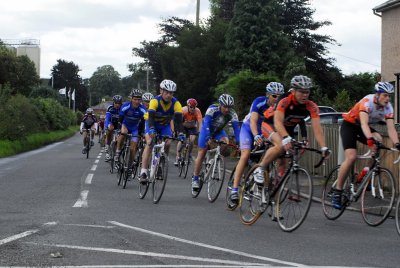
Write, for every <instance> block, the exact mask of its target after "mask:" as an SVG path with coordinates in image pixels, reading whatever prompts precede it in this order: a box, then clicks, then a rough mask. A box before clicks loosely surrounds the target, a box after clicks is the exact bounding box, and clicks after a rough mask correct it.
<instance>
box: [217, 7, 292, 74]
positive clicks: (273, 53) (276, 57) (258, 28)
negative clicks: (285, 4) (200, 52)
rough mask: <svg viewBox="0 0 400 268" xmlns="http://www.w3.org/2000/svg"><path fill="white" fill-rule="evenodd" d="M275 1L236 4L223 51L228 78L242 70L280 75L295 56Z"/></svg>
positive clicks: (279, 9) (279, 8)
mask: <svg viewBox="0 0 400 268" xmlns="http://www.w3.org/2000/svg"><path fill="white" fill-rule="evenodd" d="M281 13H282V11H281V7H280V5H278V3H277V1H275V0H254V1H247V0H237V1H236V3H235V7H234V16H233V18H232V20H231V22H230V25H229V28H228V31H227V33H226V41H225V49H224V50H223V51H222V56H223V60H224V61H225V68H226V71H227V73H226V75H229V74H233V73H236V72H238V71H240V70H245V69H248V70H251V71H253V72H257V73H277V74H281V73H282V72H283V71H284V70H285V67H286V66H287V64H288V61H289V59H290V57H291V56H292V55H293V53H292V51H291V49H290V47H289V39H288V38H287V36H286V35H284V34H283V31H282V30H283V29H282V27H281V26H280V25H279V20H280V17H279V14H281Z"/></svg>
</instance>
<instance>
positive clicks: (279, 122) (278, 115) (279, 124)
mask: <svg viewBox="0 0 400 268" xmlns="http://www.w3.org/2000/svg"><path fill="white" fill-rule="evenodd" d="M284 120H285V114H284V113H283V112H282V111H280V110H276V111H275V112H274V127H275V129H276V132H278V133H279V135H281V137H282V138H284V137H287V136H289V133H288V132H287V131H286V128H285V125H284V124H283V122H284Z"/></svg>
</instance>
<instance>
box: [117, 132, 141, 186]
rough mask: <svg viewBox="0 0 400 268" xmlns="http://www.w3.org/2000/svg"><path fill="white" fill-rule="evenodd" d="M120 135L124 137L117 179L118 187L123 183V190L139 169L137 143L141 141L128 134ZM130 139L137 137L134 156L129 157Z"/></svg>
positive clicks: (138, 146) (138, 147)
mask: <svg viewBox="0 0 400 268" xmlns="http://www.w3.org/2000/svg"><path fill="white" fill-rule="evenodd" d="M121 135H124V136H125V139H124V144H123V148H122V150H121V154H120V159H121V160H120V161H119V170H118V174H119V179H118V186H119V185H120V184H121V182H122V181H123V184H122V186H123V189H125V188H126V183H127V182H128V180H129V178H135V176H136V173H137V171H138V168H139V163H140V156H141V152H140V151H139V150H140V145H139V143H140V142H141V141H142V139H141V137H140V136H137V135H132V134H130V133H124V134H123V133H121ZM132 137H138V138H139V139H138V142H137V147H136V148H137V149H136V154H135V155H134V156H132V155H131V148H130V147H131V140H132Z"/></svg>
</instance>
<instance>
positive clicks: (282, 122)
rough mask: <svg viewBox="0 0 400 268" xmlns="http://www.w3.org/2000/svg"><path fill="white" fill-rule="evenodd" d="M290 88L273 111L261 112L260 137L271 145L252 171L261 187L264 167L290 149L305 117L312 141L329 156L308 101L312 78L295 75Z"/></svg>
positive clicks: (314, 106) (314, 109) (316, 112)
mask: <svg viewBox="0 0 400 268" xmlns="http://www.w3.org/2000/svg"><path fill="white" fill-rule="evenodd" d="M290 87H291V89H290V94H289V95H288V96H287V97H285V98H282V99H281V100H280V101H279V102H278V104H277V105H276V106H275V109H272V108H268V109H267V110H266V111H265V113H264V116H265V119H264V122H263V123H262V127H261V130H262V134H263V136H264V137H265V138H266V139H267V140H268V141H270V142H271V143H272V146H271V147H270V148H269V149H268V150H267V151H266V153H265V155H264V157H263V158H262V160H261V161H260V163H259V164H260V165H261V166H260V167H259V168H257V169H256V170H255V172H254V180H255V182H256V183H257V184H261V185H263V184H264V170H265V169H266V168H267V166H268V165H269V164H270V163H271V162H272V161H274V160H275V159H277V158H278V157H279V156H280V155H281V154H282V153H283V152H285V151H288V150H290V149H291V148H292V143H291V142H292V140H293V138H292V136H294V129H295V127H296V126H297V125H299V124H301V123H302V122H303V120H304V118H306V117H307V116H310V117H311V123H312V128H313V131H314V134H315V139H316V140H317V142H318V144H319V145H320V146H321V151H322V153H323V156H324V157H327V156H328V155H329V150H328V147H326V143H325V137H324V133H323V131H322V127H321V123H320V118H319V110H318V106H317V104H315V103H314V102H312V101H311V100H309V99H308V98H309V95H310V91H311V88H312V87H313V85H312V82H311V79H310V78H308V77H307V76H304V75H298V76H294V77H293V78H292V79H291V81H290ZM280 164H281V165H284V164H285V163H280ZM278 213H279V212H278ZM278 215H279V214H278ZM276 216H277V215H274V216H273V219H274V220H276V218H277V217H276Z"/></svg>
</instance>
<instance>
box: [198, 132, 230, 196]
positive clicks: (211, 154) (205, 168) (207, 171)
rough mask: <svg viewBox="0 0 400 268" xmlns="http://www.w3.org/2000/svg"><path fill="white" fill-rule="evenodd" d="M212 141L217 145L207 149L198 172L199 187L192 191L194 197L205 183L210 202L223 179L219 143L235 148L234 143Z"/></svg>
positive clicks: (223, 160)
mask: <svg viewBox="0 0 400 268" xmlns="http://www.w3.org/2000/svg"><path fill="white" fill-rule="evenodd" d="M214 142H215V143H216V144H217V147H216V148H214V149H210V150H208V151H207V153H206V157H205V159H204V161H203V163H202V168H201V170H200V174H199V188H198V190H197V191H192V197H193V198H196V197H197V196H198V195H199V194H200V192H201V189H202V188H203V185H204V184H207V198H208V201H209V202H211V203H212V202H214V201H215V200H217V198H218V196H219V193H220V192H221V189H222V185H223V184H224V180H225V172H226V169H225V159H224V157H223V156H222V154H221V145H223V144H224V145H228V146H232V147H234V148H236V149H237V146H236V145H231V144H229V143H226V142H224V141H217V140H214Z"/></svg>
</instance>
